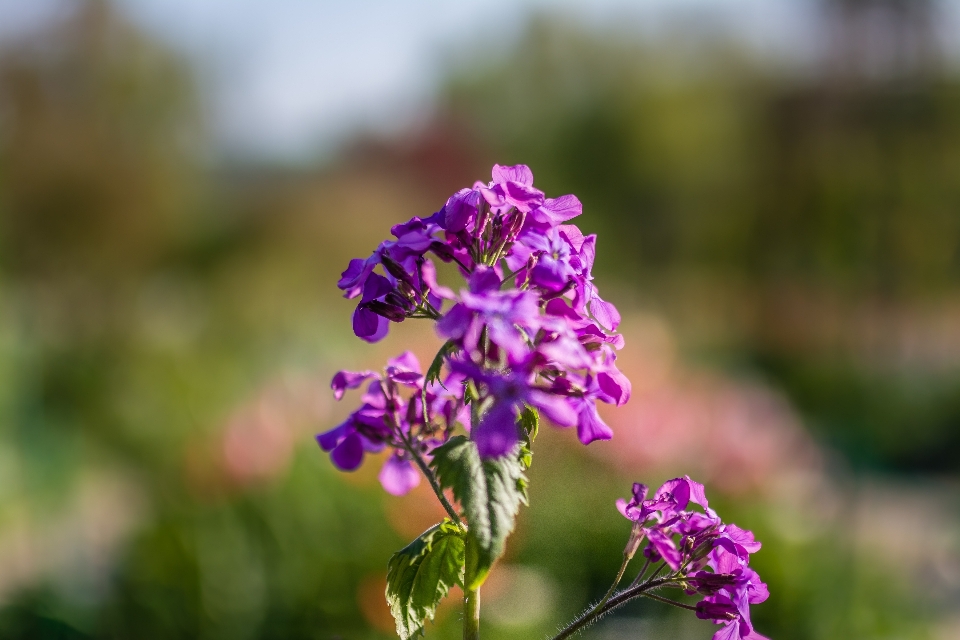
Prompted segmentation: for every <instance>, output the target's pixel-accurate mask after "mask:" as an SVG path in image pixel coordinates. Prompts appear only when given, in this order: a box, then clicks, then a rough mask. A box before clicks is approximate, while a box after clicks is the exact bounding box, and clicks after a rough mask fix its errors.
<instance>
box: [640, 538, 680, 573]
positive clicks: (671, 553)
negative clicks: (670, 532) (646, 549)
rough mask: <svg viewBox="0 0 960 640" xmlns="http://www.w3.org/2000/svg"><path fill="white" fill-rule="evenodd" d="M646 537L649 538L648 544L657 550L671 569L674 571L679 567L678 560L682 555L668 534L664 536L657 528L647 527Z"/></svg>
mask: <svg viewBox="0 0 960 640" xmlns="http://www.w3.org/2000/svg"><path fill="white" fill-rule="evenodd" d="M647 538H648V539H649V540H650V544H652V545H653V548H654V549H656V550H657V553H659V554H660V555H661V556H662V557H663V560H664V562H666V563H667V564H668V565H669V566H670V568H671V569H673V570H674V571H676V570H677V569H679V568H680V560H681V559H682V556H681V555H680V552H679V551H678V550H677V547H676V545H674V544H673V540H671V539H670V538H669V537H668V536H666V535H665V534H664V533H663V532H662V531H660V530H659V529H655V528H654V529H649V530H647Z"/></svg>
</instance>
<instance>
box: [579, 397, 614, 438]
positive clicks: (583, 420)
mask: <svg viewBox="0 0 960 640" xmlns="http://www.w3.org/2000/svg"><path fill="white" fill-rule="evenodd" d="M577 437H578V438H580V442H582V443H583V444H590V443H591V442H593V441H594V440H609V439H611V438H612V437H613V430H612V429H610V427H608V426H607V425H606V423H605V422H604V421H603V420H601V419H600V416H599V415H598V414H597V405H595V404H594V403H592V402H584V403H583V406H582V407H581V409H580V416H579V419H578V420H577Z"/></svg>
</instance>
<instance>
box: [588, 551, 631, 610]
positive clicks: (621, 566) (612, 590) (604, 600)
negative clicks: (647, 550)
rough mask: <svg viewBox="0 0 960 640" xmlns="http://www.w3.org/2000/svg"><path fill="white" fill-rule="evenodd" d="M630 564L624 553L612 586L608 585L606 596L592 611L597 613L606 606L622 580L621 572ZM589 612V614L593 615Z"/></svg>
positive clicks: (628, 557)
mask: <svg viewBox="0 0 960 640" xmlns="http://www.w3.org/2000/svg"><path fill="white" fill-rule="evenodd" d="M629 563H630V556H628V555H627V554H626V553H624V554H623V562H622V563H621V564H620V571H618V572H617V577H616V578H615V579H614V581H613V584H611V585H610V588H609V589H607V593H606V595H604V596H603V600H601V601H600V602H598V603H597V606H595V607H594V608H593V611H599V610H600V609H601V608H603V605H605V604H607V600H609V599H610V596H612V595H613V592H614V591H615V590H616V588H617V585H618V584H620V579H621V578H623V572H624V571H626V570H627V565H628V564H629ZM593 611H591V613H593Z"/></svg>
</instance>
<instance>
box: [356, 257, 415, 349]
mask: <svg viewBox="0 0 960 640" xmlns="http://www.w3.org/2000/svg"><path fill="white" fill-rule="evenodd" d="M393 289H394V286H393V284H392V283H391V282H390V281H389V280H387V279H386V278H384V277H383V276H381V275H377V274H376V273H372V274H370V275H369V276H368V277H367V279H366V282H365V283H364V285H363V297H362V298H361V299H360V304H358V305H357V308H356V310H355V311H354V312H353V332H354V333H355V334H356V335H357V337H358V338H361V339H363V340H366V341H367V342H377V341H379V340H382V339H383V338H384V337H385V336H386V335H387V332H388V331H389V330H390V324H389V322H388V320H387V318H386V317H385V316H384V315H383V314H382V313H377V312H376V311H374V310H372V309H371V308H370V305H371V303H376V302H379V303H380V304H382V305H384V307H388V303H387V302H386V301H385V300H384V298H386V296H387V295H388V294H390V293H391V292H393ZM394 308H396V309H397V313H399V314H401V315H403V314H404V313H405V312H404V310H403V309H402V308H400V307H397V306H396V305H389V309H394Z"/></svg>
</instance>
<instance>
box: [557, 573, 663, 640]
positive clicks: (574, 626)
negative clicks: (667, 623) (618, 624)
mask: <svg viewBox="0 0 960 640" xmlns="http://www.w3.org/2000/svg"><path fill="white" fill-rule="evenodd" d="M676 580H677V578H675V577H666V578H660V579H659V580H648V581H647V582H644V583H643V584H641V585H640V586H637V587H633V588H630V589H625V590H624V591H621V592H620V593H618V594H617V595H615V596H613V597H612V598H610V600H608V601H607V604H605V605H603V606H602V607H600V608H599V609H598V608H597V607H594V608H593V609H591V610H590V611H588V612H587V613H584V614H583V615H581V616H579V617H578V618H576V619H574V620H573V622H571V623H570V624H568V625H567V626H566V627H564V628H563V629H562V630H561V631H560V633H558V634H557V635H555V636H554V637H553V638H552V639H551V640H564V639H565V638H569V637H570V636H572V635H573V634H575V633H576V632H578V631H580V630H581V629H583V628H584V627H587V626H588V625H590V624H592V623H594V622H596V621H597V619H598V618H599V617H600V616H602V615H604V614H605V613H609V612H611V611H613V610H614V609H616V608H617V607H622V606H623V605H625V604H626V603H628V602H630V601H631V600H635V599H637V598H640V597H643V596H645V595H648V594H647V592H648V591H652V590H653V589H656V588H658V587H662V586H664V585H667V584H670V583H672V582H675V581H676ZM654 599H655V600H656V599H659V598H654ZM664 600H666V598H664ZM670 602H671V604H672V603H673V601H670ZM677 604H680V603H677Z"/></svg>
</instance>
